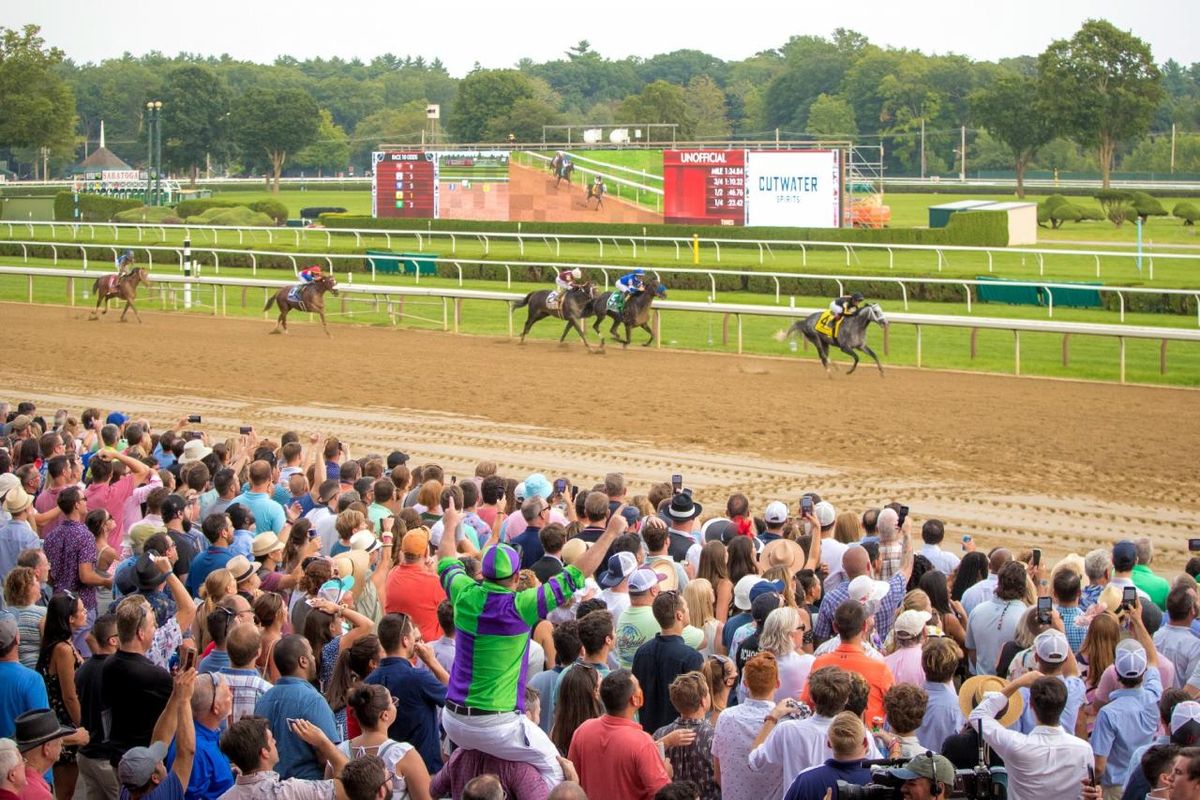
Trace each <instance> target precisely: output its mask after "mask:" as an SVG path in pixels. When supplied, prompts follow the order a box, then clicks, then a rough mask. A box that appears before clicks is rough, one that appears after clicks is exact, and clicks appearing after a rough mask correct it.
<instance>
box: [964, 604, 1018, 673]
mask: <svg viewBox="0 0 1200 800" xmlns="http://www.w3.org/2000/svg"><path fill="white" fill-rule="evenodd" d="M1025 608H1026V606H1025V604H1024V603H1022V602H1021V601H1020V600H1001V599H1000V598H998V597H992V599H991V600H988V601H987V602H984V603H980V604H979V605H978V606H976V607H975V610H974V611H972V612H971V616H970V617H968V618H967V649H968V650H974V651H975V659H974V663H972V664H971V665H970V666H971V674H972V675H995V674H996V662H997V661H998V660H999V659H1000V650H1001V649H1002V648H1003V647H1004V645H1005V643H1007V642H1011V641H1012V640H1013V638H1014V637H1015V636H1016V633H1017V625H1018V624H1019V623H1020V621H1021V615H1022V614H1024V613H1025Z"/></svg>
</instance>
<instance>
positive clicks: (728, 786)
mask: <svg viewBox="0 0 1200 800" xmlns="http://www.w3.org/2000/svg"><path fill="white" fill-rule="evenodd" d="M774 707H775V703H773V702H772V701H770V700H755V699H753V698H749V699H746V700H743V701H741V702H740V703H738V704H737V705H734V706H727V707H726V708H725V710H723V711H722V712H721V713H720V715H718V716H717V724H716V726H715V729H714V731H713V743H712V755H713V758H715V759H718V760H719V761H720V762H721V794H722V797H723V798H724V800H773V799H774V798H776V797H779V796H780V794H781V793H782V792H783V785H782V782H783V768H782V767H781V766H779V765H775V764H764V765H762V766H761V767H760V768H759V769H757V770H751V769H750V763H749V755H750V745H752V744H754V739H755V737H756V736H758V731H759V729H761V728H762V724H763V719H764V718H765V717H766V716H767V714H769V713H771V709H773V708H774Z"/></svg>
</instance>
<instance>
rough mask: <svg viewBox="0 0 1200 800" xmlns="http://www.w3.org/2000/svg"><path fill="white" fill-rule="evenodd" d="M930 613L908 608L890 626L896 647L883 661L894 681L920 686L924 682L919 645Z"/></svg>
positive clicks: (923, 641) (924, 635) (924, 637)
mask: <svg viewBox="0 0 1200 800" xmlns="http://www.w3.org/2000/svg"><path fill="white" fill-rule="evenodd" d="M931 616H932V615H931V614H930V613H929V612H928V611H919V610H917V609H915V608H910V609H908V610H907V611H904V612H901V614H900V616H898V617H896V624H895V625H894V626H893V627H892V631H893V634H894V636H895V639H896V649H895V651H894V652H892V653H891V654H890V655H888V656H885V657H884V659H883V661H884V663H885V664H887V665H888V668H889V669H891V671H892V677H893V678H895V679H896V683H911V684H913V685H914V686H920V685H921V684H923V683H924V682H925V670H924V669H923V668H922V667H921V647H922V646H924V644H925V639H926V634H925V625H926V623H928V622H929V620H930V618H931Z"/></svg>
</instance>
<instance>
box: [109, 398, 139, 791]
mask: <svg viewBox="0 0 1200 800" xmlns="http://www.w3.org/2000/svg"><path fill="white" fill-rule="evenodd" d="M128 421H129V417H127V416H125V415H124V414H122V413H121V412H120V411H113V412H112V413H111V414H109V415H108V419H106V420H104V422H105V424H106V425H124V424H125V423H126V422H128ZM138 786H141V784H140V783H139V784H138Z"/></svg>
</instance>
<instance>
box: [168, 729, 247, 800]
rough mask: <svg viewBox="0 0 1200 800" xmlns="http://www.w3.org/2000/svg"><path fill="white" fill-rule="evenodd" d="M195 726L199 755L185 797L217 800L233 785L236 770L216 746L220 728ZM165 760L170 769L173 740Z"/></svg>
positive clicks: (192, 799)
mask: <svg viewBox="0 0 1200 800" xmlns="http://www.w3.org/2000/svg"><path fill="white" fill-rule="evenodd" d="M193 727H194V728H195V729H196V756H195V758H194V759H193V760H192V774H191V776H190V777H189V778H188V785H187V791H186V792H185V793H184V795H183V796H184V797H185V798H186V800H217V798H218V797H220V796H221V795H222V794H224V793H225V792H226V790H228V789H229V788H230V787H232V786H233V770H232V769H231V768H230V766H229V759H228V758H226V757H225V754H224V753H222V752H221V749H220V748H219V747H217V740H218V739H220V737H221V730H220V728H218V729H216V730H209V729H208V728H206V727H205V726H203V725H201V724H200V723H199V722H195V723H193ZM163 763H164V764H166V765H167V769H168V770H169V769H171V766H172V765H173V764H174V763H175V742H171V746H170V747H169V748H167V757H166V759H164V761H163Z"/></svg>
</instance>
